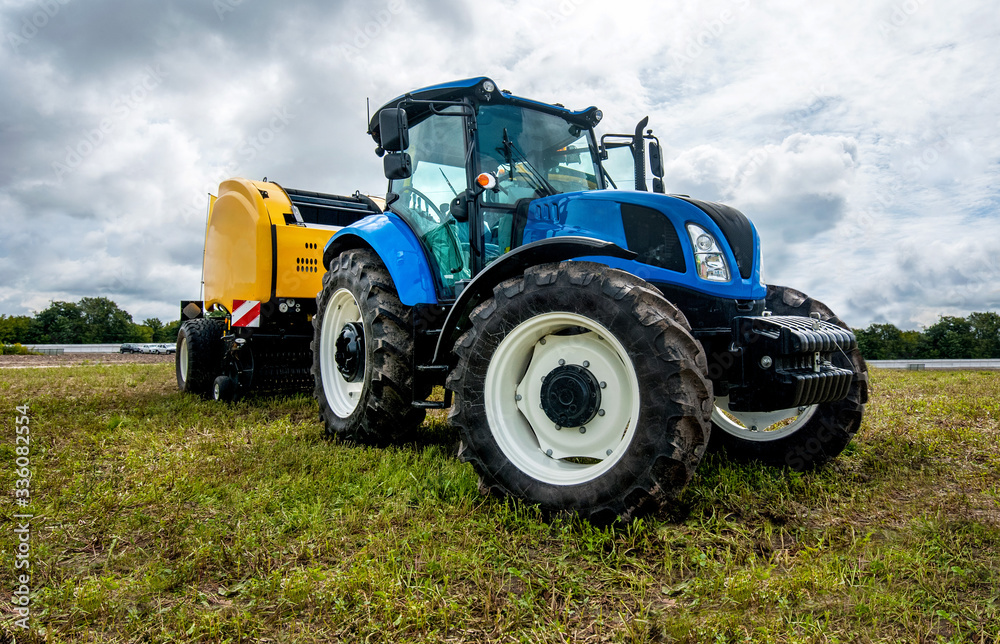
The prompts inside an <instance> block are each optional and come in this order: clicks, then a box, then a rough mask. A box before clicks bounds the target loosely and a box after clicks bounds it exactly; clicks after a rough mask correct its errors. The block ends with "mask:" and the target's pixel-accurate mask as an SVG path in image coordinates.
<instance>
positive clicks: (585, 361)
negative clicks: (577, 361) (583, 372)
mask: <svg viewBox="0 0 1000 644" xmlns="http://www.w3.org/2000/svg"><path fill="white" fill-rule="evenodd" d="M589 366H590V360H584V361H583V368H584V369H586V368H587V367H589Z"/></svg>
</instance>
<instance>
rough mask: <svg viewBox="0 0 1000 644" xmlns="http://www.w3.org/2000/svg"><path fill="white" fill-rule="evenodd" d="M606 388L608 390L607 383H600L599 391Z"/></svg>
mask: <svg viewBox="0 0 1000 644" xmlns="http://www.w3.org/2000/svg"><path fill="white" fill-rule="evenodd" d="M607 388H608V383H606V382H603V381H602V382H601V389H607Z"/></svg>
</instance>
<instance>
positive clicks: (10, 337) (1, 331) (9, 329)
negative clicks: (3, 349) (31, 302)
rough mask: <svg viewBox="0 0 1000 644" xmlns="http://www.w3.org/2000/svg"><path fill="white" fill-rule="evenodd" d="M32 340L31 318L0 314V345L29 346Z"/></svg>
mask: <svg viewBox="0 0 1000 644" xmlns="http://www.w3.org/2000/svg"><path fill="white" fill-rule="evenodd" d="M30 342H33V340H32V339H31V317H30V316H27V315H10V316H8V315H3V314H0V344H15V343H21V344H27V343H30Z"/></svg>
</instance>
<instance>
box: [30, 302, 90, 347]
mask: <svg viewBox="0 0 1000 644" xmlns="http://www.w3.org/2000/svg"><path fill="white" fill-rule="evenodd" d="M83 330H84V314H83V311H82V310H81V309H80V306H79V305H77V304H74V303H72V302H52V303H51V304H49V306H48V308H46V309H45V310H43V311H41V312H40V313H38V314H36V315H35V318H34V319H33V320H32V321H31V329H30V334H31V336H32V339H33V340H34V342H37V343H39V344H77V343H80V342H82V341H83V340H82V338H83Z"/></svg>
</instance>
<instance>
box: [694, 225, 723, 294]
mask: <svg viewBox="0 0 1000 644" xmlns="http://www.w3.org/2000/svg"><path fill="white" fill-rule="evenodd" d="M687 232H688V237H690V238H691V246H692V247H693V248H694V263H695V268H696V269H697V271H698V277H700V278H701V279H703V280H706V281H709V282H728V281H729V266H728V265H727V264H726V257H725V255H723V254H722V249H721V248H719V244H718V242H716V241H715V237H712V235H711V234H709V233H708V232H707V231H706V230H705V229H704V228H702V227H701V226H696V225H695V224H688V225H687Z"/></svg>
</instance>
